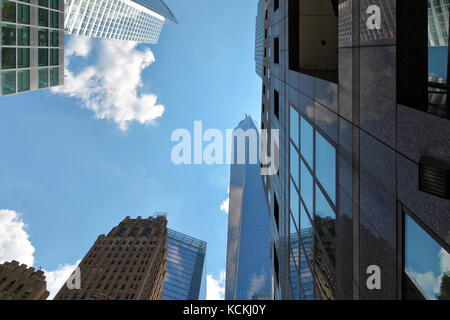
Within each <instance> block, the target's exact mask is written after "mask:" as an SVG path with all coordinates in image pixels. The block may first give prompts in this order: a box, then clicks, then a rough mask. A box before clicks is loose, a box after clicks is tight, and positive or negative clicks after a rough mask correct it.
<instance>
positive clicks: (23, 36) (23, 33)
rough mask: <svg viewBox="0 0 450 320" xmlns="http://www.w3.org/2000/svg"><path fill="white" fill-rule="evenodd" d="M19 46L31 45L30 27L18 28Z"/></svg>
mask: <svg viewBox="0 0 450 320" xmlns="http://www.w3.org/2000/svg"><path fill="white" fill-rule="evenodd" d="M17 45H19V46H29V45H30V27H24V26H17Z"/></svg>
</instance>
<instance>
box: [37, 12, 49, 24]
mask: <svg viewBox="0 0 450 320" xmlns="http://www.w3.org/2000/svg"><path fill="white" fill-rule="evenodd" d="M38 25H39V26H40V27H48V10H47V9H42V8H39V9H38Z"/></svg>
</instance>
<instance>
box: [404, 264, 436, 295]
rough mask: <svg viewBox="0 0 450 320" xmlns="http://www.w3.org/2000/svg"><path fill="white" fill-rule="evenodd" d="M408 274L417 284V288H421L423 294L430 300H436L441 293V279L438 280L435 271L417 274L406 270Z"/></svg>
mask: <svg viewBox="0 0 450 320" xmlns="http://www.w3.org/2000/svg"><path fill="white" fill-rule="evenodd" d="M406 273H407V274H408V276H409V277H410V278H411V279H412V280H413V282H415V284H416V286H417V287H418V288H420V291H421V292H422V294H424V295H425V296H426V297H427V298H428V299H435V296H436V294H437V293H439V289H440V284H441V279H440V278H437V277H436V276H435V275H434V273H433V271H428V272H425V273H417V272H414V271H411V270H409V269H406Z"/></svg>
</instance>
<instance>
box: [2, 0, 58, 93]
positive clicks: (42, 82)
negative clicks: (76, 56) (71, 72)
mask: <svg viewBox="0 0 450 320" xmlns="http://www.w3.org/2000/svg"><path fill="white" fill-rule="evenodd" d="M63 6H64V2H63V0H36V1H31V2H30V0H23V1H16V0H11V1H10V0H3V1H2V10H1V17H0V18H1V26H0V29H1V35H2V39H1V43H0V58H1V65H0V73H1V91H0V96H5V95H10V94H15V93H22V92H28V91H34V90H38V89H43V88H49V87H54V86H59V85H63V84H64V31H63V25H64V13H63V9H64V7H63Z"/></svg>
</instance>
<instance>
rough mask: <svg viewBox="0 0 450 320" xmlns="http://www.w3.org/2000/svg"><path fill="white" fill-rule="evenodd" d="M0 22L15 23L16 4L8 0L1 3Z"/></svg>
mask: <svg viewBox="0 0 450 320" xmlns="http://www.w3.org/2000/svg"><path fill="white" fill-rule="evenodd" d="M2 20H3V21H8V22H16V3H15V2H12V1H8V0H3V1H2Z"/></svg>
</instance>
